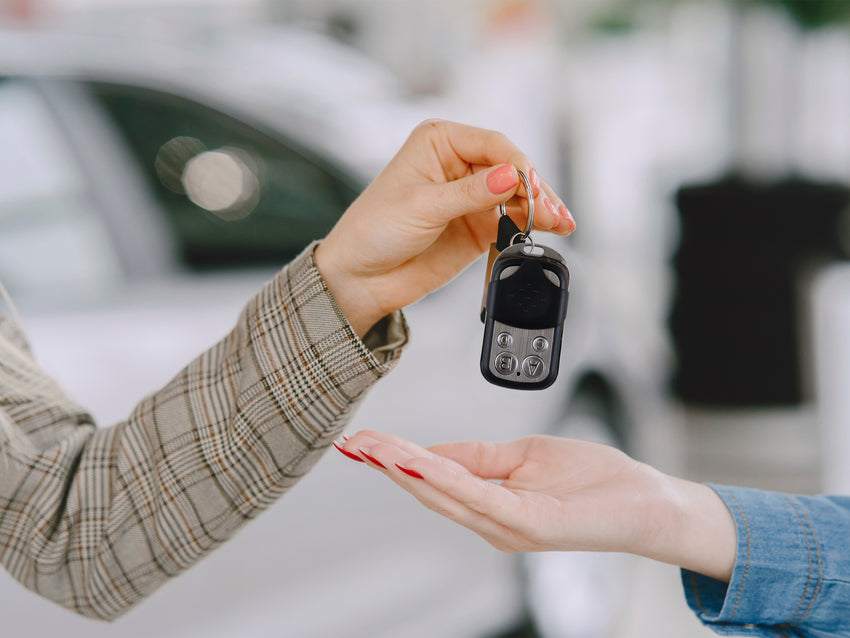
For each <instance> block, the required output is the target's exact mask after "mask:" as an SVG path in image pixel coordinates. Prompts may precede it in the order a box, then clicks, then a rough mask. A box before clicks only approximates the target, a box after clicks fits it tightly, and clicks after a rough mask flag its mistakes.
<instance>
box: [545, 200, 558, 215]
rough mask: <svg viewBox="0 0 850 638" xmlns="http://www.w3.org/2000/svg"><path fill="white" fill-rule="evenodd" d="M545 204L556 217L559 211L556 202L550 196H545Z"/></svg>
mask: <svg viewBox="0 0 850 638" xmlns="http://www.w3.org/2000/svg"><path fill="white" fill-rule="evenodd" d="M543 204H544V205H545V206H546V208H547V209H549V212H550V213H552V214H553V215H554V216H555V217H557V216H558V211H557V210H555V204H553V203H552V201H551V200H550V199H549V198H548V197H544V198H543Z"/></svg>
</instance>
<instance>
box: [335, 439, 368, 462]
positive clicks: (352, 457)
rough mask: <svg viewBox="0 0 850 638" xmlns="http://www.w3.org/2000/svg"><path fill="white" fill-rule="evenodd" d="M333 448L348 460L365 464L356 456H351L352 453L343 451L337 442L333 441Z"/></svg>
mask: <svg viewBox="0 0 850 638" xmlns="http://www.w3.org/2000/svg"><path fill="white" fill-rule="evenodd" d="M334 447H335V448H336V449H337V450H339V451H340V452H342V453H343V454H345V456H347V457H348V458H350V459H353V460H355V461H357V462H359V463H365V462H366V461H364V460H363V459H361V458H360V457H359V456H357V455H356V454H352V453H351V452H349V451H348V450H346V449H344V448H342V447H340V446H339V445H337V442H336V441H334Z"/></svg>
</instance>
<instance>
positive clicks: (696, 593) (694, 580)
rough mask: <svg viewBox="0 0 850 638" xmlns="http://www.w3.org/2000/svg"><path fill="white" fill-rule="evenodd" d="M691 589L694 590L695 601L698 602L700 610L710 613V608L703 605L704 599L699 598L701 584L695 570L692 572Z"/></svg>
mask: <svg viewBox="0 0 850 638" xmlns="http://www.w3.org/2000/svg"><path fill="white" fill-rule="evenodd" d="M691 589H692V590H693V592H694V602H695V603H696V604H697V607H699V610H700V611H701V612H702V613H704V614H708V610H707V609H706V608H705V607H704V606H703V604H702V601H701V600H700V599H699V584H698V583H697V577H696V574H694V573H693V572H691Z"/></svg>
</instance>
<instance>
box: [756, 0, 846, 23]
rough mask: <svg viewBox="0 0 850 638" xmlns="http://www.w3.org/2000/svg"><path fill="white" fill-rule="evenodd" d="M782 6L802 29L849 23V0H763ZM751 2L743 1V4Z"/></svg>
mask: <svg viewBox="0 0 850 638" xmlns="http://www.w3.org/2000/svg"><path fill="white" fill-rule="evenodd" d="M763 1H764V2H765V3H766V4H773V5H777V6H780V7H783V8H784V9H785V10H786V11H788V13H790V14H791V16H792V17H793V18H794V20H795V21H796V22H797V24H799V25H800V26H801V27H803V28H804V29H819V28H821V27H827V26H832V25H842V24H843V25H845V26H846V25H848V24H850V2H847V1H846V0H763ZM748 3H749V4H752V2H744V3H743V4H748Z"/></svg>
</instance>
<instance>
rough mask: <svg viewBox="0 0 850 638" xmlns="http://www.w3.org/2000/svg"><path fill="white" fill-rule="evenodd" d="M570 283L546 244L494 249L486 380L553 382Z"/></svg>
mask: <svg viewBox="0 0 850 638" xmlns="http://www.w3.org/2000/svg"><path fill="white" fill-rule="evenodd" d="M569 287H570V272H569V270H568V269H567V266H566V264H565V263H564V259H563V257H561V255H559V254H558V253H557V252H556V251H554V250H552V249H551V248H548V247H546V246H535V245H533V244H527V243H520V244H516V245H513V246H509V247H508V248H506V249H505V250H503V251H502V252H501V253H499V256H498V257H497V258H496V260H495V261H494V262H493V268H492V271H491V273H490V280H489V284H488V287H487V297H486V302H485V319H484V345H483V347H482V349H481V373H482V374H483V375H484V378H485V379H487V380H488V381H489V382H490V383H494V384H496V385H500V386H505V387H509V388H516V389H520V390H542V389H543V388H547V387H549V386H550V385H552V384H553V383H554V382H555V379H556V378H557V376H558V367H559V363H560V358H561V339H562V337H563V334H564V320H565V319H566V316H567V299H568V297H569Z"/></svg>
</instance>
